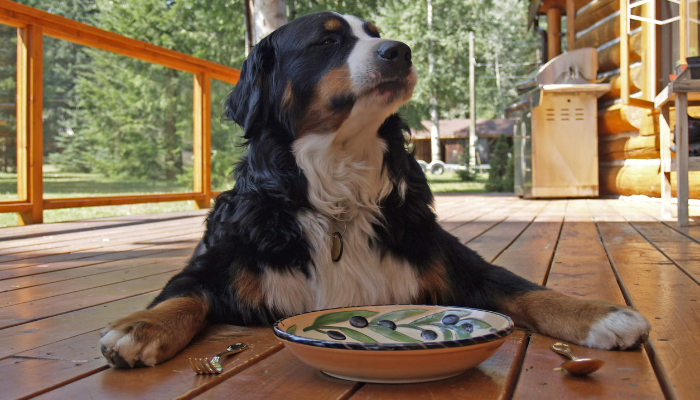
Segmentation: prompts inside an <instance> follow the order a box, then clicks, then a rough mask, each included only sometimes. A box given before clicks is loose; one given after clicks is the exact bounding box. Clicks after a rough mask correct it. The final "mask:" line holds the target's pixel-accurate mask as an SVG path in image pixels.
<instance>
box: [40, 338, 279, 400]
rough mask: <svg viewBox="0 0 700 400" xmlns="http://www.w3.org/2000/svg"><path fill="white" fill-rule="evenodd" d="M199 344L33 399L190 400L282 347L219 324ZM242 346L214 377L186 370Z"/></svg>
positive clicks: (271, 341)
mask: <svg viewBox="0 0 700 400" xmlns="http://www.w3.org/2000/svg"><path fill="white" fill-rule="evenodd" d="M221 329H223V331H220V332H218V333H216V332H215V333H212V334H210V335H209V336H208V337H205V339H204V340H202V341H199V342H196V343H193V344H191V345H189V346H187V347H186V348H185V349H184V350H182V351H181V352H180V353H179V354H178V355H176V356H175V358H173V359H172V360H170V361H167V362H165V363H163V364H161V365H157V366H155V367H151V368H146V369H142V368H136V369H114V368H109V369H107V370H104V371H100V372H98V373H96V374H93V375H90V376H88V377H85V378H83V379H80V380H78V381H75V382H72V383H69V384H68V385H65V386H62V387H60V388H57V389H55V390H53V391H50V392H48V393H46V394H44V395H41V396H39V397H37V399H67V398H84V397H91V398H95V399H103V400H110V399H134V398H150V399H172V398H192V397H194V396H196V395H197V394H200V393H202V392H204V391H206V390H207V389H210V388H212V387H214V386H215V385H218V384H220V383H222V382H224V381H226V380H227V379H229V378H231V377H232V376H233V377H235V376H237V375H238V374H239V373H240V372H241V371H243V370H245V369H246V368H249V367H251V366H253V365H255V364H256V363H258V362H260V361H261V360H264V359H266V358H267V357H269V356H271V355H272V354H274V353H276V352H278V351H279V350H281V348H282V344H281V343H280V342H279V340H278V339H277V338H276V337H275V336H274V335H273V334H272V330H271V329H270V328H240V327H233V326H224V327H222V328H221ZM236 342H244V343H246V344H247V345H248V346H249V349H248V350H246V351H244V352H242V353H239V354H237V355H233V356H231V357H228V358H226V359H224V363H223V365H224V372H223V373H221V374H220V375H207V376H202V375H195V374H194V373H193V372H192V369H191V368H190V365H189V361H188V359H189V358H190V357H211V356H212V355H214V354H216V353H218V352H220V351H222V350H223V349H225V348H226V346H228V345H230V344H233V343H236Z"/></svg>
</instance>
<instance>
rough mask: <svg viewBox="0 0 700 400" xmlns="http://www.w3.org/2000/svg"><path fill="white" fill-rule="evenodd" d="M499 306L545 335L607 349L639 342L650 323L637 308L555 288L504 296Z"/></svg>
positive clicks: (627, 347) (618, 348)
mask: <svg viewBox="0 0 700 400" xmlns="http://www.w3.org/2000/svg"><path fill="white" fill-rule="evenodd" d="M496 309H498V310H499V311H501V312H503V313H504V314H506V315H508V316H510V317H511V318H513V321H514V322H515V323H516V324H518V325H521V326H525V327H527V328H529V329H532V330H534V331H537V332H541V333H543V334H545V335H548V336H552V337H555V338H559V339H564V340H566V341H569V342H573V343H577V344H580V345H584V346H588V347H593V348H597V349H606V350H625V349H632V348H635V347H637V346H639V344H640V343H642V342H643V341H644V340H646V338H647V337H648V336H649V330H650V329H651V325H650V324H649V322H647V320H646V319H645V318H644V317H643V316H642V315H641V314H640V313H638V312H637V311H635V310H633V309H632V308H629V307H626V306H619V305H615V304H612V303H608V302H606V301H601V300H584V299H577V298H574V297H570V296H567V295H564V294H561V293H557V292H555V291H552V290H532V291H525V292H522V293H517V294H512V295H509V296H504V297H502V298H501V299H500V300H499V301H498V302H497V306H496Z"/></svg>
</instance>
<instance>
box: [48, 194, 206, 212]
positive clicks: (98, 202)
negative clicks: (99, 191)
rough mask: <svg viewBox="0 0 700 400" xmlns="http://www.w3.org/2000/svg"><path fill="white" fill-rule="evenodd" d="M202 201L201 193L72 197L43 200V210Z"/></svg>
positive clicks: (202, 195)
mask: <svg viewBox="0 0 700 400" xmlns="http://www.w3.org/2000/svg"><path fill="white" fill-rule="evenodd" d="M203 199H204V194H202V193H166V194H144V195H133V196H105V197H73V198H62V199H45V200H44V209H45V210H54V209H57V208H76V207H97V206H120V205H125V204H141V203H162V202H167V201H186V200H194V201H201V200H203Z"/></svg>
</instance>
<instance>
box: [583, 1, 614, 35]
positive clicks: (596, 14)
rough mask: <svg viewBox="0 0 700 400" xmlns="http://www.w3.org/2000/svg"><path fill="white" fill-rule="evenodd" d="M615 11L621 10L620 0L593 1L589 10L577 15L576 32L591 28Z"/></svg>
mask: <svg viewBox="0 0 700 400" xmlns="http://www.w3.org/2000/svg"><path fill="white" fill-rule="evenodd" d="M615 11H620V0H600V1H597V2H595V3H593V5H591V6H590V7H589V8H588V9H587V10H585V11H583V12H582V13H581V14H579V15H577V16H576V19H575V21H574V27H575V28H576V32H581V31H583V30H584V29H588V28H590V27H591V26H592V25H593V24H595V23H596V22H598V21H600V20H601V19H603V18H605V17H607V16H608V15H610V14H612V13H614V12H615Z"/></svg>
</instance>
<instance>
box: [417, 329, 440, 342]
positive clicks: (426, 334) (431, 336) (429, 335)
mask: <svg viewBox="0 0 700 400" xmlns="http://www.w3.org/2000/svg"><path fill="white" fill-rule="evenodd" d="M420 337H422V338H423V339H425V340H435V339H437V337H438V335H437V333H435V332H434V331H431V330H430V329H424V330H423V332H421V333H420Z"/></svg>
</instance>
